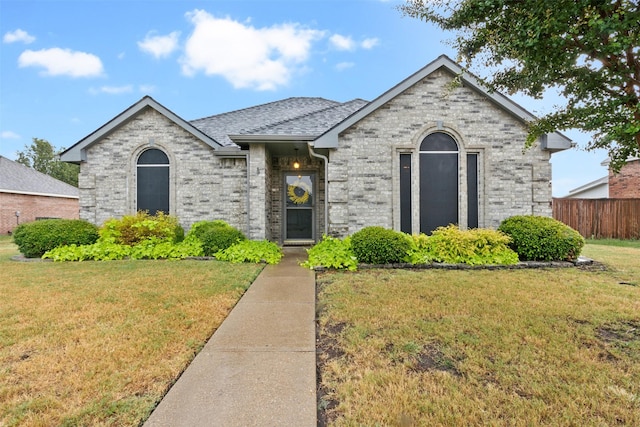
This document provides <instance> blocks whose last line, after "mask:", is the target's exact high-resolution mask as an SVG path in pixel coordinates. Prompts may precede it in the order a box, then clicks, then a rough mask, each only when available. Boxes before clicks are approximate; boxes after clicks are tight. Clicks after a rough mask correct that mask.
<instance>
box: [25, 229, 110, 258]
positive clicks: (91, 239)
mask: <svg viewBox="0 0 640 427" xmlns="http://www.w3.org/2000/svg"><path fill="white" fill-rule="evenodd" d="M97 240H98V227H96V226H95V225H93V224H91V223H89V222H87V221H84V220H79V219H45V220H41V221H34V222H26V223H24V224H20V225H19V226H18V227H17V228H16V229H15V230H14V232H13V241H14V242H15V243H16V245H18V250H19V251H20V252H21V253H22V254H23V255H24V256H25V257H27V258H40V257H41V256H42V255H44V253H45V252H47V251H49V250H51V249H54V248H56V247H58V246H64V245H73V244H74V245H91V244H93V243H95V242H96V241H97Z"/></svg>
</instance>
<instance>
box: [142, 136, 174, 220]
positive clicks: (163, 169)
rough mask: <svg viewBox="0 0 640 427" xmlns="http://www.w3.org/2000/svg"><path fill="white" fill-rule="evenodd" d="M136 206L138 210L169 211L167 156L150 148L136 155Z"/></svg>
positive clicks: (153, 213) (153, 212) (152, 212)
mask: <svg viewBox="0 0 640 427" xmlns="http://www.w3.org/2000/svg"><path fill="white" fill-rule="evenodd" d="M137 170H138V184H137V191H138V193H137V195H138V197H137V200H138V203H137V206H136V209H137V210H138V211H149V213H150V214H151V215H155V214H156V213H158V212H159V211H162V212H164V213H166V214H168V213H169V158H168V157H167V155H166V154H165V153H163V152H162V151H160V150H158V149H155V148H152V149H149V150H145V151H143V152H142V154H140V157H138V163H137Z"/></svg>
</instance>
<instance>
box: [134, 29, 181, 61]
mask: <svg viewBox="0 0 640 427" xmlns="http://www.w3.org/2000/svg"><path fill="white" fill-rule="evenodd" d="M152 34H153V33H148V34H147V35H146V37H145V38H144V40H143V41H141V42H138V47H139V48H140V50H142V51H143V52H146V53H149V54H151V55H153V56H154V57H155V58H166V57H167V56H169V55H171V54H172V53H173V52H174V51H175V50H176V49H177V48H178V40H179V38H180V32H179V31H174V32H172V33H170V34H168V35H166V36H155V35H152Z"/></svg>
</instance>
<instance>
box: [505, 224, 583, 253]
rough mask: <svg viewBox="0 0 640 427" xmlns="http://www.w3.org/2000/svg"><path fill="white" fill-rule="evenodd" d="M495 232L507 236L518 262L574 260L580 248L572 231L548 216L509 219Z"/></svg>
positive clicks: (579, 242) (577, 234)
mask: <svg viewBox="0 0 640 427" xmlns="http://www.w3.org/2000/svg"><path fill="white" fill-rule="evenodd" d="M498 230H500V231H502V232H503V233H505V234H507V235H508V236H510V237H511V243H510V247H511V248H512V249H513V250H514V251H516V253H517V254H518V256H519V257H520V260H522V261H565V260H574V259H576V258H577V257H578V255H580V251H581V250H582V247H583V246H584V239H583V238H582V236H581V235H580V234H579V233H578V232H577V231H576V230H574V229H573V228H571V227H569V226H568V225H565V224H563V223H562V222H560V221H557V220H555V219H553V218H548V217H542V216H534V215H520V216H512V217H511V218H507V219H505V220H504V221H502V223H501V224H500V227H498Z"/></svg>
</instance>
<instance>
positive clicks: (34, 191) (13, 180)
mask: <svg viewBox="0 0 640 427" xmlns="http://www.w3.org/2000/svg"><path fill="white" fill-rule="evenodd" d="M0 192H2V193H16V194H29V195H37V196H51V197H66V198H73V199H77V198H78V189H77V188H76V187H74V186H73V185H69V184H67V183H66V182H62V181H60V180H58V179H55V178H53V177H51V176H49V175H46V174H43V173H41V172H38V171H37V170H34V169H31V168H29V167H26V166H24V165H22V164H20V163H17V162H14V161H12V160H9V159H7V158H6V157H2V156H0Z"/></svg>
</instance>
